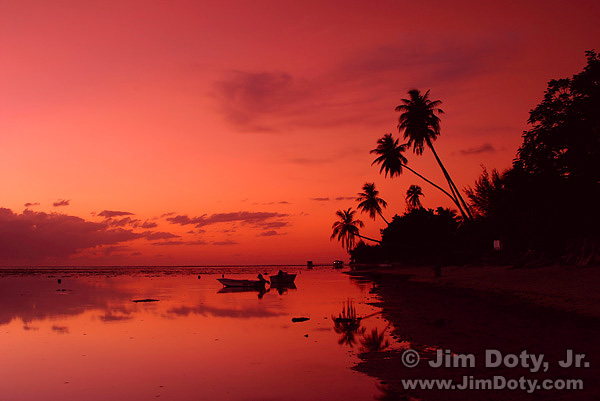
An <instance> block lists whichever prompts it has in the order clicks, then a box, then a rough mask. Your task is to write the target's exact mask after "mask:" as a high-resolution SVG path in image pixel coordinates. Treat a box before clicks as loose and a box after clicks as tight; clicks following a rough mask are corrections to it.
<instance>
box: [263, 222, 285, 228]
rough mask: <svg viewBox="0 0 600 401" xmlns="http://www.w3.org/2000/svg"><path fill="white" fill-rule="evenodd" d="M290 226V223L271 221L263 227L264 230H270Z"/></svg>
mask: <svg viewBox="0 0 600 401" xmlns="http://www.w3.org/2000/svg"><path fill="white" fill-rule="evenodd" d="M288 225H289V223H288V222H287V221H271V222H268V223H265V224H263V225H262V226H261V227H262V228H264V229H269V228H281V227H287V226H288Z"/></svg>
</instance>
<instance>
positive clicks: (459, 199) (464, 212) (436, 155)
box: [427, 139, 473, 220]
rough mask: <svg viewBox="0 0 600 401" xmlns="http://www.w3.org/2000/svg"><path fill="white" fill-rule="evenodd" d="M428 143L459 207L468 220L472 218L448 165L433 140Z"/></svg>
mask: <svg viewBox="0 0 600 401" xmlns="http://www.w3.org/2000/svg"><path fill="white" fill-rule="evenodd" d="M427 145H428V146H429V148H430V149H431V151H432V152H433V155H434V156H435V160H436V161H437V162H438V164H439V166H440V168H441V169H442V172H443V173H444V176H445V177H446V181H448V185H449V186H450V190H451V191H452V193H453V194H454V195H455V203H456V204H457V206H458V207H459V209H460V212H461V213H462V215H463V217H464V218H466V219H467V220H472V219H473V216H472V215H471V211H470V210H469V207H468V206H467V204H466V203H465V201H464V199H463V197H462V196H461V195H460V192H459V191H458V188H456V185H454V181H452V178H450V174H449V173H448V170H446V167H444V164H443V163H442V161H441V160H440V158H439V156H438V154H437V152H436V151H435V148H434V147H433V144H432V143H431V141H430V140H429V139H427ZM459 201H460V203H462V206H463V207H464V210H463V208H462V207H461V206H460V203H459Z"/></svg>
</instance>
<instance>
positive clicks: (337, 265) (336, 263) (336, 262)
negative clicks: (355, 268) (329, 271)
mask: <svg viewBox="0 0 600 401" xmlns="http://www.w3.org/2000/svg"><path fill="white" fill-rule="evenodd" d="M333 267H335V268H336V269H341V268H342V267H344V262H343V261H342V260H334V261H333Z"/></svg>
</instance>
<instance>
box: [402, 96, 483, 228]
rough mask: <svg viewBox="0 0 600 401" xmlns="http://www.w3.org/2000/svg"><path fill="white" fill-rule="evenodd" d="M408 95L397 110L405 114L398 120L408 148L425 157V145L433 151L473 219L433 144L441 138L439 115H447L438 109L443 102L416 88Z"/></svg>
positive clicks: (465, 215) (457, 198)
mask: <svg viewBox="0 0 600 401" xmlns="http://www.w3.org/2000/svg"><path fill="white" fill-rule="evenodd" d="M408 95H409V98H408V99H402V100H401V101H402V104H401V105H399V106H397V107H396V111H398V112H400V113H401V114H400V117H399V118H398V131H399V132H402V131H404V139H408V142H407V143H406V145H407V146H408V147H410V146H412V148H413V152H414V153H415V154H417V155H421V154H423V149H424V147H425V145H427V147H428V148H430V149H431V151H432V153H433V155H434V156H435V160H436V161H437V163H438V164H439V166H440V168H441V169H442V172H443V173H444V177H446V181H447V182H448V186H449V187H450V192H452V197H453V198H454V200H455V203H456V205H457V206H458V209H459V210H460V212H461V214H462V215H463V218H465V219H467V220H470V219H472V218H473V217H472V216H471V212H470V210H469V207H468V206H467V204H466V203H465V201H464V199H463V198H462V196H461V194H460V192H459V190H458V189H457V188H456V185H455V184H454V182H453V181H452V178H451V177H450V174H449V173H448V171H447V170H446V167H444V164H443V163H442V161H441V160H440V158H439V156H438V154H437V152H436V151H435V148H434V147H433V141H435V140H436V138H437V137H438V136H439V135H440V118H439V117H438V115H439V114H443V113H444V111H443V110H442V109H440V108H439V107H438V106H439V105H441V104H442V102H441V101H440V100H430V99H429V91H427V92H425V93H424V94H421V92H420V91H419V90H418V89H412V90H410V91H408Z"/></svg>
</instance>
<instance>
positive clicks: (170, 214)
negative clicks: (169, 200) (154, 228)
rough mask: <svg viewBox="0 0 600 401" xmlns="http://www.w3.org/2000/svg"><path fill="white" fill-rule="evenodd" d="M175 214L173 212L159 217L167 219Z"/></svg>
mask: <svg viewBox="0 0 600 401" xmlns="http://www.w3.org/2000/svg"><path fill="white" fill-rule="evenodd" d="M175 214H176V213H175V212H168V213H163V214H161V215H160V218H161V219H162V218H164V217H169V216H174V215H175Z"/></svg>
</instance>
